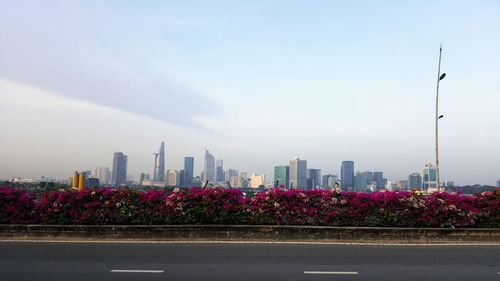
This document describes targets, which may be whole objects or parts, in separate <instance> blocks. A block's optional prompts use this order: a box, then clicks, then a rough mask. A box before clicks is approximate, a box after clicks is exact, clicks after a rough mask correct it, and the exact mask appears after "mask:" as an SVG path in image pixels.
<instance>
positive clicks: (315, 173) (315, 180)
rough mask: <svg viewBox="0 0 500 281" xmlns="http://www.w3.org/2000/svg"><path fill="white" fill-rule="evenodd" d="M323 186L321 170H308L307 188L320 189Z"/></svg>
mask: <svg viewBox="0 0 500 281" xmlns="http://www.w3.org/2000/svg"><path fill="white" fill-rule="evenodd" d="M320 186H321V170H320V169H307V188H308V189H312V188H318V187H320Z"/></svg>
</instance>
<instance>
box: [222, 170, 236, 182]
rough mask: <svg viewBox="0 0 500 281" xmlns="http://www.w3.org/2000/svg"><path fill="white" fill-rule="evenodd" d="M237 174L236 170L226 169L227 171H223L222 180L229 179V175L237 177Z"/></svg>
mask: <svg viewBox="0 0 500 281" xmlns="http://www.w3.org/2000/svg"><path fill="white" fill-rule="evenodd" d="M238 175H239V172H238V170H234V169H227V171H226V172H225V173H224V180H225V181H230V180H231V177H237V176H238Z"/></svg>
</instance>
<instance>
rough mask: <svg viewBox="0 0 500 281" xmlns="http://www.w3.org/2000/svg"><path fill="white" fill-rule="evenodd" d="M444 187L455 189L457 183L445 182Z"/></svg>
mask: <svg viewBox="0 0 500 281" xmlns="http://www.w3.org/2000/svg"><path fill="white" fill-rule="evenodd" d="M444 186H445V187H454V186H455V182H454V181H445V182H444Z"/></svg>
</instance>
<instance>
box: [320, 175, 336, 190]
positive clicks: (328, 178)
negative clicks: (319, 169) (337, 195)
mask: <svg viewBox="0 0 500 281" xmlns="http://www.w3.org/2000/svg"><path fill="white" fill-rule="evenodd" d="M322 178H323V180H322V187H324V188H335V184H336V182H337V180H338V177H337V175H332V174H328V175H324V176H323V177H322Z"/></svg>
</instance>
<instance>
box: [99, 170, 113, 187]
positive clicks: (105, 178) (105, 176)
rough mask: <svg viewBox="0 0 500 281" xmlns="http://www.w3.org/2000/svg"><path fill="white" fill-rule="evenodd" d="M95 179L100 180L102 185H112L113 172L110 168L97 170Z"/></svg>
mask: <svg viewBox="0 0 500 281" xmlns="http://www.w3.org/2000/svg"><path fill="white" fill-rule="evenodd" d="M95 177H96V178H98V179H99V183H100V184H101V185H108V184H111V171H110V170H109V168H108V167H97V168H95Z"/></svg>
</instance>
